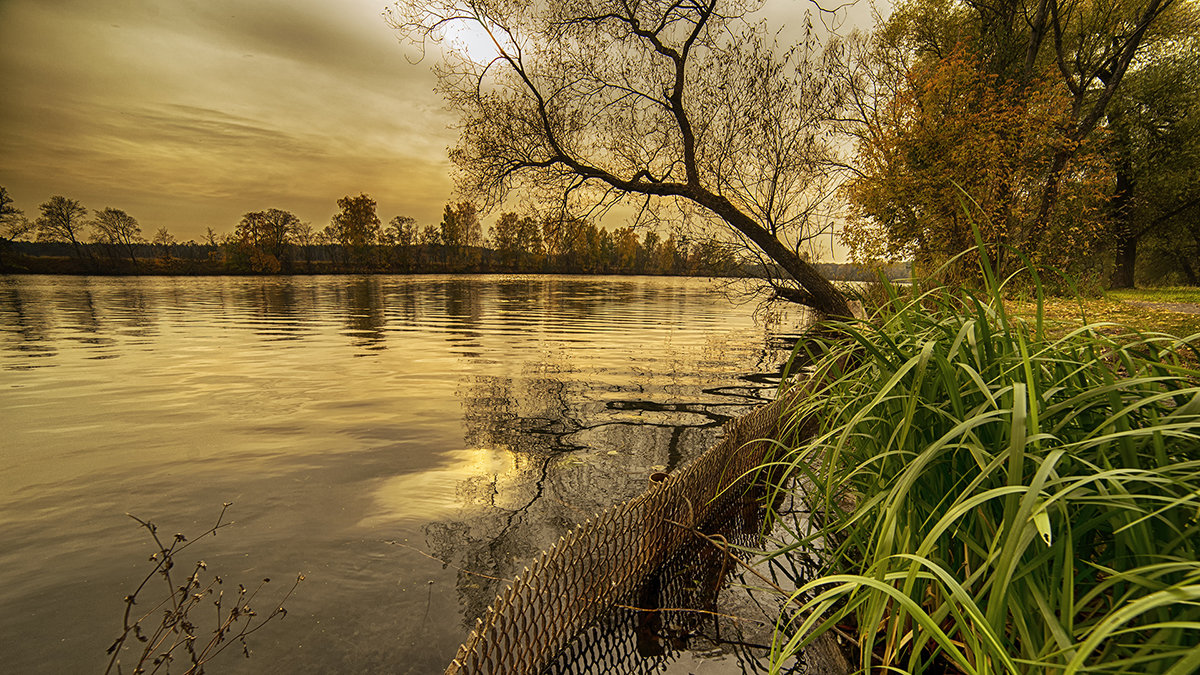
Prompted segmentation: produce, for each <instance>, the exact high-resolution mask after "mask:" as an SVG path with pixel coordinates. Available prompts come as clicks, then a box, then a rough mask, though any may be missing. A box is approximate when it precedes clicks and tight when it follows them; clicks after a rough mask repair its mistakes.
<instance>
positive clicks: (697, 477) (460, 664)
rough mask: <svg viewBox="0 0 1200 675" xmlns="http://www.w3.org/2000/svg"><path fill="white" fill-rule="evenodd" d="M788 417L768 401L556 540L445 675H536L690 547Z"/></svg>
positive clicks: (496, 604)
mask: <svg viewBox="0 0 1200 675" xmlns="http://www.w3.org/2000/svg"><path fill="white" fill-rule="evenodd" d="M786 409H787V408H786V407H785V403H784V402H782V401H775V402H773V403H770V404H767V405H765V406H762V407H760V408H758V409H757V410H755V411H753V412H751V413H750V414H748V415H745V416H743V417H741V418H738V419H736V420H732V421H730V422H729V423H727V424H726V425H725V428H724V435H723V437H722V439H721V441H720V442H718V443H717V444H716V445H715V446H713V447H712V448H709V449H708V450H707V451H705V452H704V453H703V454H701V455H700V456H699V457H696V458H695V459H694V460H693V461H691V462H689V463H688V464H687V465H686V466H684V467H682V468H681V469H679V471H677V472H676V473H674V474H671V475H669V476H657V477H656V478H660V479H661V480H658V481H656V482H654V481H652V482H651V486H650V488H649V489H648V490H646V491H645V492H644V493H642V494H641V495H639V496H638V497H635V498H634V499H631V500H629V501H628V502H625V503H623V504H619V505H616V506H613V507H611V508H609V509H608V510H606V511H604V512H602V513H600V514H597V515H596V516H594V517H593V518H590V519H588V520H586V521H585V522H584V523H583V524H581V525H580V526H578V527H576V528H575V529H574V530H572V531H570V532H568V533H567V534H565V535H563V537H562V538H561V539H559V540H558V542H556V543H555V544H554V545H552V546H551V547H550V548H549V549H547V550H545V551H543V552H542V554H541V556H539V558H538V559H537V561H536V562H534V564H533V566H532V567H527V568H526V569H525V570H524V571H523V572H522V573H521V574H520V575H518V576H517V577H516V579H514V581H513V583H512V584H511V585H510V586H509V587H508V588H507V589H506V590H504V591H503V592H501V593H500V594H499V595H498V596H496V599H495V600H494V601H493V602H492V604H491V605H490V606H489V607H488V609H487V612H486V614H485V615H484V616H483V617H481V618H479V619H477V620H476V622H475V627H474V628H473V629H472V631H471V633H470V635H469V636H468V637H467V639H466V641H465V642H463V644H462V646H461V647H460V648H459V650H458V653H457V654H456V655H455V657H454V660H453V661H452V662H451V663H450V665H449V667H447V668H446V673H447V675H459V674H464V675H476V674H479V675H482V674H493V673H494V674H501V673H502V674H504V675H521V674H528V675H537V674H538V673H541V672H542V671H543V670H544V669H546V667H547V666H548V665H550V664H551V663H553V662H554V661H555V658H556V656H557V655H558V654H559V652H560V651H562V650H563V649H564V648H565V647H566V646H567V645H568V644H570V643H571V640H572V638H574V637H575V636H576V634H578V633H579V632H580V631H582V630H584V629H585V628H587V627H588V626H589V625H590V624H591V623H592V622H593V621H595V620H596V619H597V618H598V617H599V616H601V615H602V614H603V613H604V612H606V611H607V610H608V609H609V608H610V607H612V605H614V604H615V603H617V602H618V601H619V600H621V599H622V598H625V597H627V596H628V595H629V594H630V593H631V592H633V591H635V590H636V589H637V588H638V587H639V586H640V585H641V584H642V583H643V581H644V580H645V579H646V577H647V576H648V575H649V574H650V573H651V572H653V571H654V570H655V569H657V568H658V567H659V566H660V565H662V564H663V562H664V561H666V560H667V559H668V557H669V556H671V555H672V554H673V553H674V552H675V551H677V550H679V549H680V548H681V547H682V546H683V545H684V544H687V543H689V541H691V540H692V539H693V538H694V535H693V533H692V532H691V528H694V527H696V526H698V525H699V524H701V523H703V522H704V521H705V520H706V519H707V518H708V517H709V516H710V514H712V513H713V512H714V511H715V510H716V509H718V508H719V507H720V506H721V504H722V503H723V502H725V501H727V500H726V499H724V498H725V497H726V496H728V495H729V494H730V493H731V491H732V490H733V489H734V488H735V486H737V485H738V484H739V483H741V482H743V481H744V479H745V478H746V477H747V476H749V475H750V474H752V473H753V472H754V470H755V468H756V467H758V466H759V465H760V464H761V463H762V460H763V458H764V455H765V453H766V452H767V450H768V449H769V448H770V447H771V444H770V443H769V442H767V441H765V440H763V439H770V438H773V437H774V436H775V434H776V431H777V430H778V427H779V424H780V417H781V415H782V414H783V413H784V411H785V410H786Z"/></svg>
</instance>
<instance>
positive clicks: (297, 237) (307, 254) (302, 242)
mask: <svg viewBox="0 0 1200 675" xmlns="http://www.w3.org/2000/svg"><path fill="white" fill-rule="evenodd" d="M292 239H293V241H294V242H295V244H296V246H299V247H300V250H301V251H302V252H303V253H304V266H305V268H306V269H307V270H308V271H310V272H311V271H312V248H313V246H315V245H316V244H317V232H316V231H315V230H314V229H313V226H312V223H309V222H301V223H299V224H297V225H296V226H295V229H294V230H293V231H292Z"/></svg>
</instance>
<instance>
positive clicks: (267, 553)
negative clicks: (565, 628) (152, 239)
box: [0, 276, 806, 673]
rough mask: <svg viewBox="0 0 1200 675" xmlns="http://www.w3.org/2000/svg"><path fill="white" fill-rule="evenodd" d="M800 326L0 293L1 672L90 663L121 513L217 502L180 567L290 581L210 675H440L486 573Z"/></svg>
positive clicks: (680, 447)
mask: <svg viewBox="0 0 1200 675" xmlns="http://www.w3.org/2000/svg"><path fill="white" fill-rule="evenodd" d="M805 320H806V317H805V316H804V315H803V314H799V313H797V314H796V315H789V314H782V315H780V314H770V315H759V316H756V313H755V306H754V305H753V304H742V305H739V304H735V303H734V302H732V301H731V300H729V299H728V298H727V296H726V293H725V292H724V291H723V290H722V289H721V288H719V287H717V286H716V285H715V282H710V281H706V280H699V279H679V278H657V277H554V276H529V277H496V276H492V277H488V276H478V277H439V276H370V277H366V276H364V277H356V276H330V277H290V278H247V277H205V278H174V277H145V278H136V277H130V278H95V277H90V278H89V277H52V276H5V277H0V459H2V460H3V462H2V463H0V542H3V545H2V546H0V663H3V664H4V670H6V671H9V672H21V673H63V672H101V671H103V669H104V665H105V664H106V663H107V658H106V656H105V649H106V648H107V647H108V646H109V645H110V644H111V643H112V641H113V640H114V639H115V638H116V637H117V636H118V635H119V634H120V632H121V625H122V624H121V615H122V612H123V609H124V604H123V602H122V598H123V597H124V596H125V595H127V594H129V593H130V592H131V591H132V590H133V589H134V588H135V587H136V586H137V584H138V583H139V582H140V581H141V579H142V578H143V577H144V576H145V574H146V573H147V572H148V571H149V569H150V564H149V563H148V562H147V559H148V557H149V556H150V554H151V553H153V552H154V551H155V550H156V549H155V548H154V547H153V545H152V542H151V540H150V539H149V538H148V536H147V534H146V532H145V531H144V530H141V529H140V528H139V527H138V525H137V523H136V522H134V521H133V520H132V519H130V518H128V517H127V516H126V515H124V514H126V513H131V514H134V515H136V516H138V517H140V518H143V519H148V520H153V521H154V522H155V523H157V524H158V525H159V527H160V531H161V532H162V533H164V534H165V535H166V536H168V537H169V536H170V535H171V534H174V533H175V532H181V533H185V534H187V535H189V536H195V535H196V534H199V533H200V532H202V531H203V530H205V529H206V528H208V527H209V526H211V525H212V524H213V521H214V520H215V519H216V517H217V514H218V513H219V512H220V511H221V505H222V503H223V502H233V506H231V507H230V509H229V512H228V518H229V519H232V520H233V521H235V524H234V525H233V526H231V527H228V528H224V529H222V530H220V531H219V533H218V534H217V536H215V537H213V538H208V539H205V540H203V541H201V542H198V543H197V544H196V545H195V547H194V548H193V549H190V550H188V551H187V552H186V553H185V554H184V555H183V556H182V558H181V559H180V561H179V564H180V565H184V564H187V565H191V564H192V563H193V562H194V560H199V559H203V560H205V562H206V564H207V566H208V571H209V572H210V573H215V574H219V575H221V576H222V577H223V578H224V579H225V584H224V586H226V587H227V590H228V588H231V587H236V584H238V583H244V584H246V585H247V586H251V585H254V584H256V583H257V582H258V581H260V580H261V579H262V578H264V577H269V578H271V579H272V581H271V583H270V584H268V585H267V587H266V589H265V590H264V591H263V593H264V594H265V595H264V596H263V597H264V598H272V597H279V596H282V595H283V593H284V592H285V591H286V590H287V588H289V587H290V585H291V580H292V579H294V577H295V576H296V574H297V573H303V574H304V575H305V576H306V581H305V582H304V583H302V584H301V585H300V587H299V589H298V590H297V592H296V595H295V596H294V597H293V598H292V599H291V600H289V601H288V603H287V608H288V615H287V616H286V617H285V618H283V619H282V620H277V621H275V622H272V623H271V624H269V625H268V626H267V627H266V628H264V629H263V630H262V631H261V632H259V633H256V634H254V635H252V636H251V637H250V638H249V645H250V649H251V651H252V658H251V659H249V660H246V659H244V658H242V657H241V656H240V655H238V654H224V655H222V657H221V660H220V661H218V662H216V667H215V668H213V669H212V670H213V671H214V672H244V673H256V672H280V673H283V672H287V673H307V672H312V673H316V672H372V671H385V672H400V673H432V672H441V670H442V669H443V668H444V667H445V666H446V664H447V662H448V661H449V659H450V658H451V657H452V656H453V654H454V651H455V649H456V648H457V646H458V644H459V643H460V642H461V641H462V639H463V638H464V637H465V633H466V631H467V629H468V627H469V625H470V623H471V622H472V621H473V620H474V618H475V617H476V616H477V615H479V614H480V613H481V612H482V611H483V610H484V609H485V608H486V606H487V604H488V603H489V602H490V601H491V599H492V598H493V597H494V595H495V593H496V592H497V591H498V590H499V589H500V587H501V586H502V582H500V581H498V580H497V579H502V578H506V577H511V576H512V575H513V574H514V573H515V571H516V570H519V569H520V567H521V566H523V565H524V564H527V563H529V562H530V561H531V560H532V559H533V558H534V557H535V556H536V555H537V554H538V553H539V552H540V551H541V550H542V549H543V548H544V547H546V546H548V545H549V544H550V543H552V542H553V541H555V540H556V539H557V538H558V537H559V536H561V535H562V534H563V533H564V532H566V531H567V530H568V529H570V528H571V527H572V526H573V525H575V524H576V523H578V522H581V521H582V520H584V519H585V518H586V517H588V516H590V515H591V514H593V513H595V512H597V511H599V510H601V509H603V508H606V507H608V506H610V505H612V504H614V503H617V502H619V501H622V500H625V499H628V498H630V497H632V496H634V495H636V494H638V493H639V492H640V491H641V490H642V489H643V488H644V487H645V485H646V478H647V476H648V475H649V474H650V473H653V472H655V471H664V470H665V471H669V470H672V469H674V468H676V467H678V466H679V465H680V464H681V463H683V462H685V461H686V460H687V459H689V458H690V457H692V456H694V455H696V454H697V453H699V452H700V451H702V450H703V449H704V448H706V447H707V446H708V445H709V444H711V443H712V442H713V441H714V439H715V438H716V437H717V434H718V430H719V426H720V424H721V423H722V422H723V421H724V420H726V419H728V418H729V417H731V416H734V415H738V414H740V413H742V412H744V411H746V410H748V409H749V407H750V406H752V405H754V404H756V403H758V402H760V401H762V400H764V399H767V398H770V397H771V396H772V394H773V386H774V383H775V382H777V381H778V376H777V372H778V366H779V364H780V362H781V361H782V360H783V359H785V358H786V356H787V353H788V349H789V347H790V342H789V340H788V339H787V338H788V337H789V336H794V335H795V334H796V333H797V332H798V331H800V330H802V327H801V324H802V323H803V322H804V321H805ZM152 590H153V592H154V593H158V590H157V589H152ZM159 595H161V594H159ZM146 597H147V598H148V597H150V596H146ZM139 602H140V604H139V607H141V606H143V605H147V604H149V603H148V601H144V602H143V598H142V597H141V596H139ZM274 602H277V600H270V599H267V600H263V601H260V602H259V603H258V604H259V605H260V611H262V609H266V610H268V611H269V609H270V608H271V607H272V603H274ZM207 608H208V612H209V613H212V607H211V606H207ZM232 651H240V646H239V647H235V648H233V650H232ZM125 663H126V664H128V660H126V661H125ZM126 667H127V670H128V665H127V666H126ZM181 670H182V669H181Z"/></svg>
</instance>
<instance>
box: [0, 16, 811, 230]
mask: <svg viewBox="0 0 1200 675" xmlns="http://www.w3.org/2000/svg"><path fill="white" fill-rule="evenodd" d="M773 4H774V5H776V8H775V9H774V10H773V12H772V13H773V14H776V15H778V20H779V23H780V24H781V25H782V24H787V25H788V27H789V29H790V28H792V26H793V25H795V24H796V23H798V22H799V21H800V19H802V17H803V13H804V11H805V8H806V6H807V3H804V2H801V1H799V0H780V1H778V2H774V3H773ZM386 6H387V1H386V0H0V92H3V107H0V157H2V158H3V159H2V161H0V185H3V186H5V187H6V188H7V189H8V191H9V194H10V195H11V196H12V197H13V198H14V199H15V200H16V205H17V206H18V207H20V208H22V209H24V210H25V213H26V215H27V216H30V217H34V216H36V215H37V206H38V204H40V203H42V202H43V201H45V200H46V199H48V198H49V197H50V196H51V195H55V194H61V195H64V196H67V197H70V198H73V199H78V200H80V201H81V202H82V203H83V204H84V206H86V207H88V208H90V209H101V208H104V207H109V206H111V207H115V208H119V209H124V210H125V211H127V212H129V214H130V215H132V216H134V217H135V218H137V219H138V221H139V222H140V223H141V226H142V231H143V232H144V233H147V234H151V233H153V232H154V231H155V230H156V229H158V228H159V227H167V228H168V229H169V230H170V231H171V232H172V234H175V235H176V237H178V238H179V239H180V240H187V239H193V238H194V239H197V240H199V239H201V238H202V237H203V234H204V231H205V228H206V227H212V228H213V229H214V230H216V231H217V232H218V233H223V232H229V231H231V230H232V229H233V228H234V226H235V225H236V223H237V221H238V220H239V219H240V217H241V215H242V214H243V213H246V212H248V211H257V210H262V209H267V208H280V209H286V210H288V211H292V212H293V213H295V214H296V215H298V216H299V217H300V218H301V219H302V220H306V221H310V222H311V223H312V224H313V225H314V227H316V228H318V229H319V228H321V227H324V226H325V225H326V224H328V222H329V218H330V216H332V215H333V213H334V212H335V211H336V210H337V206H336V203H335V202H336V200H337V199H338V198H339V197H342V196H345V195H348V194H358V193H360V192H365V193H367V194H370V195H372V196H373V197H375V199H376V200H377V201H378V203H379V215H380V217H381V218H382V219H383V220H384V221H385V222H386V221H387V220H389V219H391V217H392V216H395V215H408V216H413V217H415V218H416V219H417V220H418V222H419V223H422V224H426V223H431V222H436V221H438V220H440V217H441V211H442V207H443V205H444V204H445V203H446V202H447V201H448V200H450V199H452V198H453V197H454V194H453V185H452V182H451V179H450V176H449V170H450V164H449V162H448V160H447V158H446V150H447V148H448V147H449V146H451V145H453V143H454V141H455V132H454V131H453V130H452V129H450V128H449V125H451V124H452V123H453V121H454V120H453V117H452V116H451V114H450V113H448V112H447V111H445V110H444V109H443V104H442V101H441V99H440V98H439V97H438V95H437V94H436V93H434V91H433V86H434V77H433V75H432V73H431V72H430V64H431V61H429V60H427V61H425V62H423V63H420V64H416V65H414V64H412V63H410V62H409V61H408V60H407V59H406V54H413V51H412V48H411V47H409V46H407V45H404V44H401V43H400V41H399V40H398V35H397V34H396V33H395V32H394V31H392V30H391V29H389V28H388V27H387V26H386V24H385V23H384V22H383V19H382V18H381V12H382V11H383V9H384V8H385V7H386ZM488 220H489V221H490V220H491V219H490V218H489V219H488Z"/></svg>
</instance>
